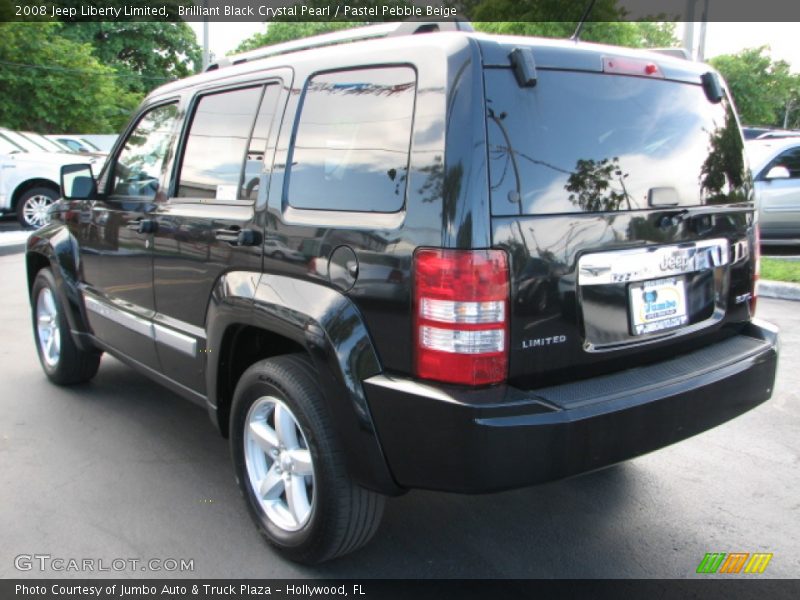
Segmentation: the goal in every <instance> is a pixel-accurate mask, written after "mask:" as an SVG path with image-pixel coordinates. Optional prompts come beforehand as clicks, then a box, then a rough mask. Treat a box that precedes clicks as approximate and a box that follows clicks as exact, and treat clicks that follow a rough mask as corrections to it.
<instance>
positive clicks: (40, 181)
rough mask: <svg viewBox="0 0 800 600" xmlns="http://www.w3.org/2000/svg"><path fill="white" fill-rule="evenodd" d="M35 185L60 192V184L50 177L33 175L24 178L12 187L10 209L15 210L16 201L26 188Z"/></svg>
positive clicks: (35, 186)
mask: <svg viewBox="0 0 800 600" xmlns="http://www.w3.org/2000/svg"><path fill="white" fill-rule="evenodd" d="M37 187H46V188H50V189H52V190H54V191H55V192H56V193H57V194H59V195H60V194H61V186H60V185H59V184H58V183H56V182H55V181H53V180H52V179H46V178H43V177H34V178H31V179H26V180H25V181H21V182H19V183H18V184H17V187H16V188H14V191H13V192H12V193H11V208H12V210H14V211H16V210H17V203H18V202H19V199H20V198H21V197H22V195H23V194H24V193H25V192H27V191H28V190H32V189H33V188H37Z"/></svg>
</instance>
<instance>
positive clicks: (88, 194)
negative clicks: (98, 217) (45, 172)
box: [61, 164, 97, 200]
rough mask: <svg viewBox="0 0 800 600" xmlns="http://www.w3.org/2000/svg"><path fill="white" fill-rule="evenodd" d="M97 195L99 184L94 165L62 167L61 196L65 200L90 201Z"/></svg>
mask: <svg viewBox="0 0 800 600" xmlns="http://www.w3.org/2000/svg"><path fill="white" fill-rule="evenodd" d="M96 195H97V182H95V180H94V175H93V174H92V165H83V164H77V165H64V166H63V167H61V196H62V197H63V198H64V199H65V200H89V199H90V198H94V197H95V196H96Z"/></svg>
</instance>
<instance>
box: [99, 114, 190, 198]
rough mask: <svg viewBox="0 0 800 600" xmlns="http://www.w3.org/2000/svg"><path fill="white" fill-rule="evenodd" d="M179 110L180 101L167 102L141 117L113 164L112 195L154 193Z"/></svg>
mask: <svg viewBox="0 0 800 600" xmlns="http://www.w3.org/2000/svg"><path fill="white" fill-rule="evenodd" d="M177 114H178V107H177V105H175V104H165V105H163V106H158V107H156V108H154V109H152V110H150V111H148V112H147V113H145V114H144V116H143V117H142V118H141V119H139V122H138V123H137V124H136V127H135V128H134V129H133V131H132V132H131V133H130V135H129V136H128V139H127V140H125V145H124V146H123V147H122V150H121V151H120V153H119V155H118V157H117V161H116V164H115V165H114V176H113V183H112V188H111V189H112V194H113V195H115V196H138V197H142V198H154V197H155V195H156V192H157V191H158V186H159V181H160V180H161V172H162V170H163V167H164V160H165V159H166V157H167V151H168V150H169V144H170V138H171V136H172V130H173V127H174V125H175V118H176V116H177Z"/></svg>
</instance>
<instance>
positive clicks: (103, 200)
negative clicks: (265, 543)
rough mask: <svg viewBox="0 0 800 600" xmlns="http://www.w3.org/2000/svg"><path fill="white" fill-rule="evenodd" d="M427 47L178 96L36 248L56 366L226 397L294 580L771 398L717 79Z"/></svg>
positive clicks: (726, 103)
mask: <svg viewBox="0 0 800 600" xmlns="http://www.w3.org/2000/svg"><path fill="white" fill-rule="evenodd" d="M413 27H416V25H414V26H411V25H409V24H402V25H400V26H399V27H398V26H397V25H392V24H388V25H386V24H384V25H376V26H372V27H369V28H366V29H361V30H354V31H351V32H347V33H346V34H341V33H337V34H329V35H327V36H322V37H318V38H312V39H310V40H302V41H300V42H292V43H289V44H285V45H280V46H274V47H270V48H265V49H262V50H257V51H254V52H252V53H249V54H245V55H240V56H237V57H234V58H233V59H231V60H229V61H226V64H216V65H212V66H211V68H210V69H209V70H208V71H207V72H205V73H203V74H200V75H196V76H194V77H190V78H188V79H186V80H183V81H179V82H175V83H170V84H168V85H165V86H164V87H161V88H159V89H158V90H156V91H155V92H153V93H152V94H151V95H150V96H149V97H148V98H147V99H146V100H145V102H144V103H143V105H142V107H141V108H140V109H139V111H138V112H137V113H136V115H135V116H134V117H133V119H132V121H131V123H130V125H129V126H128V128H127V129H126V130H125V131H124V132H123V134H122V135H121V136H120V138H119V141H118V142H117V144H116V147H115V148H114V150H113V152H112V153H111V155H110V157H109V159H108V162H107V163H106V165H105V166H104V167H103V169H102V171H101V172H100V173H99V174H98V175H97V177H96V178H95V177H93V175H92V173H91V170H90V167H89V166H87V165H73V166H69V167H65V168H64V170H63V172H62V192H63V196H64V198H63V199H62V200H61V201H59V202H58V203H57V204H56V205H55V208H54V211H53V218H52V222H51V223H50V224H48V225H47V226H45V227H43V228H42V229H40V230H39V231H37V232H36V233H35V234H33V235H32V236H31V238H30V240H29V242H28V248H27V273H28V284H29V287H30V297H31V304H32V307H33V323H34V332H35V336H36V341H37V345H38V346H37V347H38V351H39V357H40V359H41V363H42V366H43V368H44V371H45V373H46V374H47V376H48V377H49V378H50V379H51V380H53V381H54V382H55V383H58V384H74V383H79V382H84V381H87V380H89V379H90V378H91V377H92V376H93V375H94V374H95V372H96V371H97V368H98V364H99V362H100V355H101V353H102V352H108V353H110V354H112V355H114V356H115V357H117V358H119V359H120V360H122V361H124V362H126V363H128V364H129V365H131V366H133V367H134V368H136V369H138V370H139V371H142V372H143V373H145V374H147V375H148V376H150V377H152V378H153V379H155V380H156V381H158V382H160V383H162V384H164V385H165V386H166V387H168V388H170V389H171V390H173V391H175V392H177V393H179V394H181V395H183V396H186V397H187V398H189V399H191V400H194V401H195V402H197V403H198V404H200V405H201V406H204V407H205V408H206V409H207V410H208V411H209V414H210V415H211V418H212V420H213V421H214V423H215V424H217V425H218V427H219V429H220V431H221V432H222V434H223V435H226V436H230V443H231V449H232V453H233V461H234V465H235V470H236V477H237V479H238V482H239V485H240V486H241V490H242V492H243V494H244V496H245V498H246V499H247V504H248V506H249V509H250V511H251V512H252V515H253V517H254V519H255V521H256V523H257V524H258V527H259V528H260V529H261V531H262V532H263V533H264V535H265V536H266V538H267V539H268V540H269V541H270V542H271V543H272V544H273V545H275V546H276V547H278V548H279V549H280V550H281V551H282V552H283V553H284V554H285V555H286V556H288V557H290V558H291V559H294V560H297V561H302V562H318V561H321V560H325V559H329V558H332V557H335V556H338V555H342V554H344V553H346V552H350V551H352V550H354V549H356V548H358V547H359V546H361V545H363V544H364V543H366V542H367V541H368V540H369V539H370V537H371V536H372V535H373V534H374V532H375V530H376V529H377V527H378V524H379V521H380V519H381V515H382V511H383V506H384V499H385V497H386V496H392V495H398V494H401V493H403V492H404V491H406V490H408V489H411V488H423V489H430V490H446V491H450V492H464V493H475V492H490V491H495V490H504V489H508V488H514V487H518V486H525V485H530V484H534V483H537V482H542V481H547V480H552V479H555V478H561V477H566V476H569V475H573V474H576V473H580V472H584V471H589V470H592V469H598V468H601V467H604V466H607V465H610V464H613V463H616V462H619V461H622V460H625V459H628V458H631V457H633V456H637V455H640V454H642V453H645V452H649V451H651V450H654V449H656V448H660V447H662V446H665V445H667V444H671V443H673V442H676V441H678V440H681V439H684V438H686V437H689V436H691V435H694V434H696V433H698V432H700V431H703V430H705V429H708V428H710V427H713V426H715V425H718V424H720V423H722V422H724V421H727V420H728V419H731V418H733V417H735V416H737V415H739V414H741V413H743V412H745V411H746V410H748V409H750V408H752V407H754V406H756V405H758V404H759V403H761V402H764V401H765V400H766V399H767V398H769V396H770V394H771V393H772V387H773V383H774V378H775V368H776V363H777V333H776V331H775V329H774V328H772V327H771V326H769V325H767V324H764V323H757V322H756V321H754V320H753V312H754V309H755V302H756V297H755V291H756V289H755V283H756V279H757V277H758V240H757V235H758V234H757V227H756V223H755V215H754V211H753V204H752V183H751V178H750V175H749V172H748V168H747V165H746V162H745V159H744V157H743V154H742V147H743V142H742V136H741V132H740V128H739V124H738V121H737V117H736V114H735V112H734V109H733V107H732V105H731V102H730V99H729V98H728V97H727V93H726V91H725V87H724V83H723V82H722V81H721V79H720V78H719V76H718V75H717V74H716V73H714V72H711V71H709V68H708V67H707V66H706V65H703V64H699V63H694V62H690V61H687V60H682V59H678V58H673V57H669V56H667V55H661V54H655V53H646V52H642V51H637V50H629V49H623V48H616V47H607V46H598V45H594V44H585V43H574V42H571V41H570V42H567V41H564V42H562V41H553V40H540V39H533V38H524V37H498V36H485V35H480V34H476V33H474V32H470V31H463V30H462V29H464V26H463V25H460V24H451V25H450V27H451V28H453V29H458V31H440V32H431V30H432V29H436V26H431V25H423V26H419V30H420V31H424V32H426V33H427V34H426V35H410V33H411V31H413ZM393 29H394V31H395V33H397V32H398V31H399V32H400V33H403V34H404V35H394V34H393V33H392V30H393ZM410 30H411V31H410ZM369 38H378V39H369ZM345 41H347V42H348V43H344V42H345Z"/></svg>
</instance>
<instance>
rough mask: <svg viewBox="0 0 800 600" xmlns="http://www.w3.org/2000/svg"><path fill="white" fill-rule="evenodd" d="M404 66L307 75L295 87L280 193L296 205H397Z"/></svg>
mask: <svg viewBox="0 0 800 600" xmlns="http://www.w3.org/2000/svg"><path fill="white" fill-rule="evenodd" d="M416 87H417V78H416V72H415V71H414V69H412V68H411V67H385V68H366V69H352V70H347V71H337V72H330V73H319V74H317V75H314V76H312V77H311V78H310V79H309V80H308V82H307V84H306V87H305V90H304V92H303V99H302V103H301V107H300V115H299V120H298V122H297V127H296V130H295V135H294V143H293V146H292V150H291V158H290V161H289V164H290V168H289V180H288V187H287V199H288V203H289V205H290V206H292V207H294V208H300V209H317V210H336V211H360V212H383V213H391V212H396V211H398V210H400V209H401V208H402V207H403V203H404V198H405V190H406V180H407V173H408V159H409V148H410V144H411V130H412V124H413V117H414V101H415V97H416Z"/></svg>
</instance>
